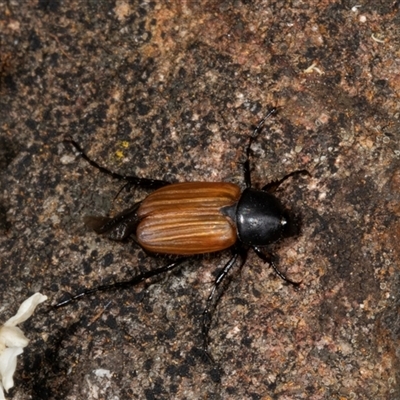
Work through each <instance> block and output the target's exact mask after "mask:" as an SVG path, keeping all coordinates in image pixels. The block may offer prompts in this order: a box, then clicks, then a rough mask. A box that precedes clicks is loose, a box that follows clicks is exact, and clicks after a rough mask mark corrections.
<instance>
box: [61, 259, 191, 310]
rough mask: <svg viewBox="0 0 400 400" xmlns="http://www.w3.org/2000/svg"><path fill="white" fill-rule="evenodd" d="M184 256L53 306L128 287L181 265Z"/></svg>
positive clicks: (83, 292) (88, 290)
mask: <svg viewBox="0 0 400 400" xmlns="http://www.w3.org/2000/svg"><path fill="white" fill-rule="evenodd" d="M186 259H187V258H186V257H185V258H179V259H177V260H174V261H173V262H171V263H169V264H168V265H165V266H163V267H160V268H156V269H153V270H150V271H146V272H144V273H142V274H139V275H136V276H134V277H133V278H132V279H128V280H125V281H120V282H114V283H111V284H109V285H100V286H97V287H94V288H91V289H85V290H83V291H82V292H80V293H78V294H76V295H74V296H70V297H68V298H67V299H66V300H62V301H60V302H58V303H57V304H55V305H54V307H55V308H60V307H63V306H66V305H68V304H71V303H73V302H75V301H77V300H80V299H81V298H82V297H84V296H88V295H91V294H93V293H97V292H109V291H114V290H119V289H126V288H128V287H132V286H136V285H138V284H139V283H142V282H143V281H145V280H146V279H149V278H152V277H153V276H156V275H160V274H163V273H165V272H168V271H171V270H172V269H174V268H176V267H178V266H179V265H181V264H182V263H183V262H184V261H186Z"/></svg>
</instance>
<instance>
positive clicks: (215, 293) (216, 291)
mask: <svg viewBox="0 0 400 400" xmlns="http://www.w3.org/2000/svg"><path fill="white" fill-rule="evenodd" d="M238 258H240V263H239V264H238V266H239V269H241V268H242V267H243V265H244V263H245V262H246V258H247V249H244V248H243V247H240V246H236V247H235V248H234V254H233V256H232V257H231V259H230V260H229V261H228V262H227V263H226V264H225V266H224V268H223V269H222V270H221V271H220V272H219V274H218V276H217V278H216V279H215V282H214V286H213V288H212V290H211V293H210V295H209V296H208V298H207V304H206V308H205V309H204V311H203V324H202V334H203V351H204V353H205V355H206V356H207V358H208V359H209V360H210V361H211V362H214V360H213V358H212V356H211V354H210V353H209V351H208V345H209V341H210V338H209V332H210V327H211V322H212V317H213V314H214V311H215V309H216V307H217V304H218V301H219V300H220V298H221V297H222V295H223V293H224V291H225V290H226V288H227V287H228V285H229V283H230V281H231V279H226V278H227V277H228V274H229V272H230V271H231V269H232V268H233V267H234V266H235V264H236V263H237V261H238Z"/></svg>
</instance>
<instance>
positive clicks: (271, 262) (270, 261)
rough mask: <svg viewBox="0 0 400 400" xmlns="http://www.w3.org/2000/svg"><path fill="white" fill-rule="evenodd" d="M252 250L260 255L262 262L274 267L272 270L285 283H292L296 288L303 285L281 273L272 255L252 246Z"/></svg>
mask: <svg viewBox="0 0 400 400" xmlns="http://www.w3.org/2000/svg"><path fill="white" fill-rule="evenodd" d="M252 249H253V250H254V251H255V253H256V254H257V255H258V257H260V258H261V260H263V261H264V262H266V263H268V264H269V265H270V266H271V267H272V269H273V270H274V272H275V273H276V274H277V275H278V276H279V278H281V279H282V280H284V281H285V282H287V283H290V284H291V285H293V286H296V287H298V286H299V285H300V284H301V281H300V282H295V281H292V280H291V279H289V278H288V277H287V276H285V275H284V274H283V273H282V272H281V271H279V269H278V267H277V266H276V264H275V263H274V260H273V259H272V255H271V254H265V253H263V252H262V251H261V249H260V248H259V247H257V246H252Z"/></svg>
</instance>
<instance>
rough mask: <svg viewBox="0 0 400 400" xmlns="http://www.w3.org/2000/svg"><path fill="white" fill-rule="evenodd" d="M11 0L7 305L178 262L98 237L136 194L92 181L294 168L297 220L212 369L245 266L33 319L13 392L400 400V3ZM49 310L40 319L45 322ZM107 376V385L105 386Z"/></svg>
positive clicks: (0, 98)
mask: <svg viewBox="0 0 400 400" xmlns="http://www.w3.org/2000/svg"><path fill="white" fill-rule="evenodd" d="M355 4H356V3H354V2H350V1H330V2H328V1H312V0H311V1H308V2H300V1H292V2H285V1H281V2H279V1H277V2H274V1H251V2H250V1H202V2H197V1H196V2H195V1H188V2H183V1H169V2H164V1H155V2H148V1H141V2H138V1H131V2H129V1H115V2H112V1H87V2H83V1H73V0H72V1H68V2H67V1H61V0H34V1H33V0H27V1H24V2H19V1H18V2H17V1H15V0H9V1H1V2H0V45H1V52H0V185H1V192H0V254H1V258H0V269H1V279H0V304H1V307H0V311H1V319H2V320H6V319H7V318H8V317H9V316H11V315H12V314H13V313H14V312H15V311H16V309H17V303H20V302H21V301H22V300H24V299H25V298H27V297H28V296H29V295H30V294H31V293H32V292H35V291H41V292H42V293H44V294H47V295H48V296H49V297H50V299H51V300H50V301H51V303H55V302H56V301H57V300H58V299H60V297H62V294H63V292H65V291H67V292H71V293H75V292H77V291H79V290H80V289H82V288H83V287H91V286H95V285H98V284H101V283H106V282H112V281H113V280H119V279H123V278H126V277H129V276H131V275H132V274H135V273H137V271H139V270H145V269H149V268H152V267H154V266H156V265H160V263H163V261H162V260H157V259H152V258H148V257H146V256H145V254H144V252H143V251H141V250H139V249H137V248H136V247H135V246H132V245H131V244H129V243H128V244H120V243H114V242H110V241H108V240H107V239H106V238H104V237H100V236H96V235H95V234H94V233H92V232H90V231H89V230H88V229H86V228H85V226H84V225H83V223H82V216H83V215H86V214H106V213H111V214H112V213H115V212H117V211H119V210H121V209H123V208H124V207H127V204H128V203H130V202H132V201H133V199H140V198H142V197H143V196H144V195H145V194H144V193H143V192H141V191H140V190H136V191H131V192H130V193H126V192H123V193H122V194H121V195H120V196H119V197H118V198H117V199H116V200H114V197H115V195H116V194H117V192H118V190H119V188H120V187H121V183H120V182H116V181H115V180H113V179H111V178H109V177H107V176H104V175H103V174H100V173H99V172H98V171H95V170H93V168H91V167H90V166H88V165H87V164H86V163H85V162H84V161H83V160H81V159H80V158H79V157H76V154H75V153H74V152H73V151H72V149H71V148H70V147H69V146H67V145H64V144H63V142H62V141H63V139H64V138H68V137H73V138H74V139H75V140H77V141H78V142H79V143H80V144H81V145H82V146H83V147H84V148H85V149H86V150H87V151H88V153H89V154H90V156H91V157H93V158H94V159H96V160H97V161H99V162H100V163H101V164H102V165H105V166H108V167H109V168H111V169H113V170H115V171H119V172H124V173H130V174H137V175H139V176H148V177H154V178H159V179H167V180H174V181H185V180H189V181H193V180H209V181H218V180H226V181H230V182H234V183H239V184H242V182H243V180H242V171H241V167H240V164H239V163H240V161H242V160H243V158H242V156H243V151H242V150H243V148H244V146H245V145H246V143H247V139H248V135H249V134H250V132H251V126H252V125H254V124H256V123H257V122H258V120H259V119H260V118H261V117H262V116H263V114H264V113H265V112H266V110H268V109H269V108H270V107H271V106H278V107H279V113H278V115H277V116H276V117H274V118H272V119H270V120H269V121H268V124H267V125H268V126H267V128H266V129H265V130H264V131H263V134H262V135H261V136H260V137H259V140H258V141H257V142H256V143H255V144H254V146H253V153H254V154H253V160H254V171H253V180H254V182H255V183H258V184H260V185H263V184H265V183H267V182H269V181H271V180H274V179H279V178H281V177H282V176H284V175H285V174H287V173H289V172H291V171H293V170H296V169H307V170H308V171H310V173H311V174H312V177H311V178H301V179H297V180H296V179H293V180H289V181H287V182H286V183H285V184H284V185H283V186H282V187H281V188H280V189H279V197H281V198H282V199H283V201H284V202H285V203H286V204H287V205H288V206H290V207H291V208H293V209H294V210H296V211H297V212H298V213H300V214H301V216H302V221H303V229H302V234H301V236H300V237H298V238H293V239H291V240H288V241H286V242H284V243H282V244H281V245H280V246H279V248H277V249H276V251H277V254H278V255H279V258H280V263H279V264H280V267H281V269H282V270H283V271H285V272H286V273H287V274H288V275H289V276H290V277H292V278H293V279H298V280H302V285H301V287H300V289H299V290H297V291H296V290H294V289H293V287H291V286H288V285H286V284H284V283H283V282H282V281H281V280H280V279H279V278H277V277H276V276H275V275H274V274H273V273H272V272H271V270H270V268H268V267H267V266H264V265H262V263H261V262H260V261H259V260H258V259H257V258H256V257H255V256H254V254H250V256H249V259H248V261H247V264H246V266H245V267H244V268H243V270H242V271H241V273H240V274H239V276H237V277H236V279H234V280H233V282H232V284H231V286H230V287H229V289H228V291H227V292H226V294H225V296H224V297H223V298H222V300H221V302H220V304H219V307H218V309H217V312H216V315H215V318H214V323H213V326H212V330H211V339H212V343H211V349H212V353H213V355H214V357H215V359H216V361H217V366H218V367H217V366H212V365H209V364H207V363H206V362H204V361H202V359H201V357H199V352H198V350H197V349H198V347H199V345H200V344H201V333H200V318H199V317H200V315H201V312H202V309H203V307H204V304H205V299H206V298H207V295H208V293H209V290H210V288H211V283H212V281H213V275H214V274H215V271H216V269H217V268H218V267H221V266H222V265H223V264H224V262H225V261H226V260H227V258H228V257H229V253H222V254H216V255H210V256H205V257H202V258H198V259H194V260H193V261H191V262H190V263H187V264H185V265H184V266H183V267H182V268H181V269H180V270H179V271H177V272H176V273H173V274H171V275H170V276H167V277H163V278H160V279H158V280H157V282H156V283H154V284H153V285H142V286H140V287H137V288H135V289H132V290H126V291H121V292H116V293H102V294H98V295H95V296H92V297H89V298H87V299H85V300H82V301H80V302H78V303H76V304H74V305H72V306H70V307H68V308H64V309H60V310H57V311H53V310H51V311H49V312H44V311H43V312H39V313H37V314H35V316H34V317H33V318H32V319H31V320H29V321H27V322H26V323H25V324H24V329H25V331H27V334H28V335H29V337H30V338H31V344H30V346H29V347H28V348H27V351H26V352H25V353H24V355H23V356H22V357H21V359H20V363H19V365H18V369H17V374H16V376H15V384H16V386H15V388H14V389H13V390H12V391H11V392H10V394H9V396H8V398H10V399H11V398H13V399H19V400H25V399H35V400H41V399H67V400H68V399H89V400H92V399H115V400H116V399H121V400H122V399H131V398H134V399H170V398H176V399H312V400H316V399H353V398H357V399H399V398H400V389H399V387H400V373H399V370H400V354H399V348H400V346H399V340H400V320H399V309H400V304H399V303H400V297H399V285H400V272H399V259H400V254H399V253H400V245H399V240H398V238H399V235H400V219H399V217H400V207H399V204H400V203H399V200H400V172H399V171H400V170H399V167H400V145H399V133H398V132H399V128H400V126H399V115H400V114H399V113H400V110H399V109H400V106H399V93H400V72H399V71H400V54H399V48H400V41H399V34H398V33H399V29H400V15H399V10H398V2H396V1H369V0H360V1H359V2H358V3H357V5H355ZM42 309H43V310H45V307H42ZM104 370H106V371H104Z"/></svg>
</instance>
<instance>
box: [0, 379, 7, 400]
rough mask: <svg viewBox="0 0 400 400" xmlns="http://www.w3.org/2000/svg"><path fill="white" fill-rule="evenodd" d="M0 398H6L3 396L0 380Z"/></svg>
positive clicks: (1, 399) (3, 399) (0, 399)
mask: <svg viewBox="0 0 400 400" xmlns="http://www.w3.org/2000/svg"><path fill="white" fill-rule="evenodd" d="M0 400H6V398H5V397H4V390H3V385H2V384H1V382H0Z"/></svg>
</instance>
